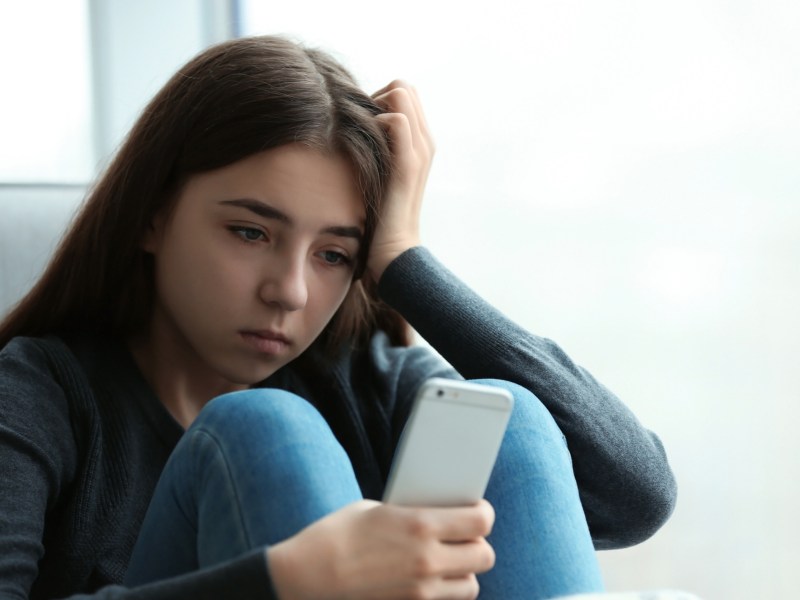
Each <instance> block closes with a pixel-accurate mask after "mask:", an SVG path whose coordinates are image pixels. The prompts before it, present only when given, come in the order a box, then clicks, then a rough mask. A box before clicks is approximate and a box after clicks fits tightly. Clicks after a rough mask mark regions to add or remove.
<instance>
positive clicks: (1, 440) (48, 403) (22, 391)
mask: <svg viewBox="0 0 800 600" xmlns="http://www.w3.org/2000/svg"><path fill="white" fill-rule="evenodd" d="M53 343H54V342H50V341H48V340H47V339H45V338H28V337H18V338H14V339H12V340H11V341H10V342H9V343H8V344H7V345H6V346H5V347H4V348H3V349H2V350H1V351H0V444H2V445H6V444H13V445H15V446H18V447H25V448H27V452H29V453H31V454H37V455H39V456H40V458H41V459H42V460H45V461H48V462H49V461H55V462H62V461H66V462H70V461H69V457H71V456H74V454H75V444H74V437H73V432H72V426H71V421H70V407H69V402H68V394H67V393H66V391H65V390H64V388H63V387H62V384H60V383H59V381H58V379H59V377H58V376H57V373H56V371H57V367H56V366H55V361H54V359H53V357H52V356H50V355H49V354H50V353H49V351H48V348H49V347H48V344H53ZM56 344H60V342H57V343H56ZM60 346H61V347H63V348H66V347H65V346H63V344H60ZM55 347H59V346H58V345H56V346H55ZM54 466H55V465H54ZM61 466H64V465H63V464H62V465H61Z"/></svg>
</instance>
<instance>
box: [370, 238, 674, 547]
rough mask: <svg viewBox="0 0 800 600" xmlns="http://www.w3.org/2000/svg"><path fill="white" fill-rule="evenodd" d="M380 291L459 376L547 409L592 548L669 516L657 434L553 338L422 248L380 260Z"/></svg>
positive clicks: (638, 536) (616, 542)
mask: <svg viewBox="0 0 800 600" xmlns="http://www.w3.org/2000/svg"><path fill="white" fill-rule="evenodd" d="M379 292H380V294H381V297H382V298H383V299H384V300H385V301H386V302H387V303H388V304H389V305H391V306H392V307H393V308H394V309H396V310H397V311H398V312H399V313H400V314H402V315H403V317H405V318H406V319H407V320H408V322H409V323H410V324H411V326H412V327H414V329H415V330H416V331H417V332H418V333H419V334H420V335H421V336H422V337H423V338H424V339H425V340H426V341H427V342H428V343H429V344H431V346H433V348H434V349H436V351H437V352H439V353H440V354H441V355H442V357H443V358H444V359H445V360H447V361H448V362H449V363H450V364H451V365H452V366H453V367H454V368H455V369H456V370H457V371H458V372H459V373H460V374H461V375H462V376H463V377H465V378H467V379H479V378H495V379H505V380H508V381H512V382H514V383H517V384H519V385H522V386H523V387H525V388H526V389H528V390H530V391H531V392H532V393H533V394H535V395H536V396H537V397H538V398H539V399H540V400H541V402H542V403H543V404H544V405H545V406H546V407H547V408H548V410H549V411H550V412H551V414H552V415H553V417H554V418H555V420H556V422H557V423H558V425H559V427H560V428H561V430H562V432H563V433H564V435H565V437H566V438H567V443H568V446H569V449H570V453H571V454H572V459H573V468H574V472H575V478H576V480H577V483H578V488H579V490H580V495H581V502H582V504H583V507H584V512H585V513H586V518H587V521H588V523H589V529H590V531H591V533H592V538H593V540H594V543H595V546H596V547H597V548H598V549H608V548H620V547H625V546H630V545H633V544H636V543H639V542H641V541H643V540H645V539H647V538H648V537H650V536H651V535H652V534H653V533H654V532H655V531H656V530H657V529H658V528H659V527H661V525H663V523H664V522H665V521H666V520H667V519H668V518H669V516H670V514H671V513H672V511H673V509H674V505H675V499H676V484H675V479H674V476H673V473H672V471H671V469H670V467H669V464H668V462H667V458H666V454H665V451H664V448H663V446H662V444H661V441H660V440H659V438H658V437H657V436H656V434H654V433H653V432H651V431H649V430H647V429H645V428H644V427H643V426H642V425H641V423H640V422H639V421H638V420H637V418H636V417H635V416H634V414H633V413H632V412H631V411H630V410H629V409H628V408H627V407H626V406H625V405H624V404H623V403H622V402H621V401H620V400H619V399H618V398H617V397H616V396H615V395H614V394H613V393H612V392H610V391H609V390H608V389H606V388H605V387H604V386H603V385H601V384H600V383H599V382H598V381H596V380H595V379H594V378H593V377H592V376H591V375H590V374H589V373H588V372H587V371H586V370H585V369H583V368H581V367H580V366H578V365H576V364H575V363H574V362H573V361H572V360H571V359H570V358H569V357H568V356H567V355H566V354H565V353H564V351H563V350H562V349H561V348H560V347H559V346H558V345H557V344H555V343H554V342H552V341H551V340H548V339H546V338H542V337H538V336H536V335H533V334H532V333H529V332H528V331H526V330H524V329H523V328H521V327H520V326H519V325H517V324H516V323H514V322H513V321H511V320H510V319H509V318H507V317H506V316H504V315H503V314H502V313H500V312H499V311H498V310H497V309H495V308H494V307H493V306H491V305H490V304H488V303H487V302H486V301H485V300H483V299H482V298H480V297H479V296H478V295H477V294H476V293H475V292H474V291H472V290H471V289H470V288H469V287H468V286H466V285H465V284H464V283H463V282H462V281H460V280H459V279H458V278H457V277H456V276H455V275H454V274H453V273H452V272H450V271H449V270H447V269H446V268H445V267H444V266H443V265H442V264H441V263H439V262H438V261H437V260H436V258H435V257H434V256H433V255H432V254H431V253H430V252H429V251H428V250H427V249H425V248H423V247H417V248H412V249H411V250H408V251H406V252H405V253H403V254H402V255H401V256H399V257H398V258H397V259H395V260H394V261H393V262H392V263H391V264H390V265H389V267H388V268H387V269H386V271H385V272H384V274H383V276H382V278H381V281H380V284H379Z"/></svg>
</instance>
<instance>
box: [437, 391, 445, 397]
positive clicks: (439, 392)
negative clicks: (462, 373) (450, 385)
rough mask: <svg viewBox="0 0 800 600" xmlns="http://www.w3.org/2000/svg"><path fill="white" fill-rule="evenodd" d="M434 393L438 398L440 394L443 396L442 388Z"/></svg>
mask: <svg viewBox="0 0 800 600" xmlns="http://www.w3.org/2000/svg"><path fill="white" fill-rule="evenodd" d="M436 395H437V396H438V397H439V398H441V397H442V396H444V390H436Z"/></svg>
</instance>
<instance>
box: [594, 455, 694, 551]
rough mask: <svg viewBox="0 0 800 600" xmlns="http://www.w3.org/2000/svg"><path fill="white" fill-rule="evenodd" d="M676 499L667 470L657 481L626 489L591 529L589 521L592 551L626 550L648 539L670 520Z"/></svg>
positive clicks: (672, 481) (669, 472)
mask: <svg viewBox="0 0 800 600" xmlns="http://www.w3.org/2000/svg"><path fill="white" fill-rule="evenodd" d="M620 496H621V497H620ZM677 497H678V490H677V484H676V481H675V477H674V475H673V474H672V472H671V471H669V470H668V472H667V474H665V476H662V477H661V478H659V479H658V480H657V481H652V480H651V481H647V482H638V484H634V485H628V486H625V489H624V490H620V492H619V494H618V497H617V498H616V500H615V501H614V502H612V503H611V505H610V506H609V507H608V509H607V510H606V511H603V513H605V514H602V515H599V517H600V518H598V519H596V520H595V524H594V526H593V524H592V522H591V520H590V523H589V528H590V530H591V533H592V539H593V541H594V545H595V548H597V549H598V550H612V549H618V548H628V547H630V546H635V545H636V544H640V543H642V542H644V541H645V540H647V539H649V538H651V537H652V536H653V535H654V534H655V533H656V532H657V531H658V530H659V529H661V527H662V526H663V525H664V524H665V523H666V522H667V521H668V520H669V518H670V516H672V513H673V512H674V511H675V504H676V501H677Z"/></svg>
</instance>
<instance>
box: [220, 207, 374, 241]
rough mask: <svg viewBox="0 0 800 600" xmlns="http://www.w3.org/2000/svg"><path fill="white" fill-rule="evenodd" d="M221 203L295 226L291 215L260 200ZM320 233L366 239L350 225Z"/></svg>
mask: <svg viewBox="0 0 800 600" xmlns="http://www.w3.org/2000/svg"><path fill="white" fill-rule="evenodd" d="M219 203H220V204H223V205H226V206H238V207H239V208H245V209H247V210H249V211H250V212H252V213H254V214H256V215H258V216H259V217H263V218H265V219H273V220H275V221H280V222H281V223H285V224H286V225H293V224H294V223H293V221H292V218H291V217H290V216H289V215H287V214H286V213H284V212H281V211H279V210H278V209H277V208H274V207H272V206H270V205H269V204H266V203H264V202H261V201H260V200H254V199H252V198H239V199H236V200H221V201H220V202H219ZM320 233H330V234H332V235H335V236H339V237H349V238H355V239H356V240H358V241H359V242H361V241H362V240H363V239H364V233H363V232H362V231H361V228H360V227H355V226H350V225H331V226H330V227H324V228H323V229H322V230H321V232H320Z"/></svg>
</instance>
